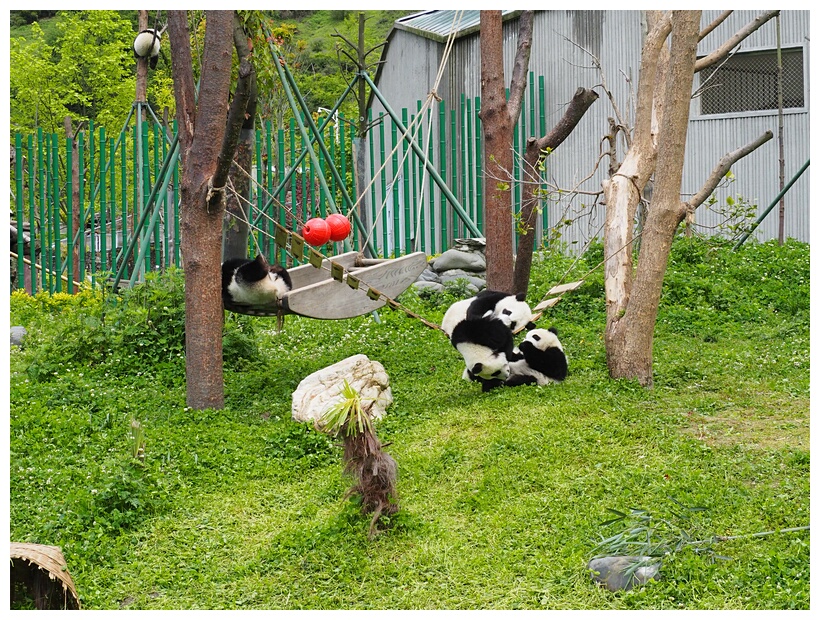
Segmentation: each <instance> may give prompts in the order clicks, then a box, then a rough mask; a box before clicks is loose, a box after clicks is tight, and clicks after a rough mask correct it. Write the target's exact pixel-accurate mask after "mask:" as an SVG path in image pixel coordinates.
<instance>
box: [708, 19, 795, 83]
mask: <svg viewBox="0 0 820 620" xmlns="http://www.w3.org/2000/svg"><path fill="white" fill-rule="evenodd" d="M779 14H780V11H767V12H766V13H761V14H760V15H758V16H757V17H755V18H754V19H753V20H752V21H750V22H749V23H748V24H746V25H745V26H744V27H743V28H741V29H740V30H738V31H737V32H736V33H735V34H734V35H733V36H731V37H730V38H728V39H727V40H726V42H725V43H724V44H723V45H721V46H720V47H719V48H717V49H716V50H715V51H714V52H712V53H711V54H709V55H708V56H704V57H703V58H701V59H700V60H698V61H697V62H696V63H695V73H697V72H699V71H703V70H704V69H706V68H707V67H711V66H712V65H713V64H715V63H716V62H718V61H719V60H721V59H722V58H723V57H724V56H726V54H728V53H729V52H730V51H731V50H732V49H733V48H734V47H736V46H737V45H738V44H739V43H740V42H741V41H743V39H745V38H746V37H748V36H749V35H750V34H752V33H753V32H754V31H755V30H757V29H758V28H760V27H761V26H762V25H763V24H765V23H766V22H767V21H769V20H770V19H772V18H773V17H776V16H777V15H779Z"/></svg>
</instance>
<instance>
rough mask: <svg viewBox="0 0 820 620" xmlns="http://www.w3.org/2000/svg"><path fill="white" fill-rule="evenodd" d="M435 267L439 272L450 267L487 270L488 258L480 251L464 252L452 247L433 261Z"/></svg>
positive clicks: (466, 269)
mask: <svg viewBox="0 0 820 620" xmlns="http://www.w3.org/2000/svg"><path fill="white" fill-rule="evenodd" d="M432 266H433V269H434V270H435V271H437V272H438V273H441V272H442V271H448V270H449V269H464V270H465V271H485V270H486V269H487V260H486V259H485V258H484V255H483V254H480V253H478V252H463V251H461V250H456V249H450V250H447V251H446V252H444V254H442V255H441V256H439V257H438V258H437V259H435V260H434V261H433V265H432Z"/></svg>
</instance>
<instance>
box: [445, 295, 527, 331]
mask: <svg viewBox="0 0 820 620" xmlns="http://www.w3.org/2000/svg"><path fill="white" fill-rule="evenodd" d="M524 298H525V295H524V294H523V293H519V294H518V295H510V294H508V293H502V292H501V291H491V290H487V289H485V290H483V291H481V292H480V293H479V294H478V295H476V296H474V297H470V298H469V299H462V300H461V301H457V302H456V303H454V304H453V305H451V306H450V307H449V308H448V309H447V312H446V313H445V314H444V318H443V319H442V321H441V329H442V331H444V333H445V334H447V336H450V335H451V334H452V333H453V329H454V328H455V326H456V325H458V323H460V322H461V321H463V320H465V319H470V320H475V319H481V318H495V319H499V320H500V321H501V322H502V323H504V325H506V326H507V327H509V328H510V330H511V331H513V332H515V330H516V329H518V328H519V327H520V326H522V325H523V326H526V328H527V329H534V328H535V323H533V322H532V319H533V314H532V310H530V307H529V306H528V305H527V302H526V301H524Z"/></svg>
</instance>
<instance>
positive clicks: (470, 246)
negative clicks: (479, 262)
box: [453, 237, 487, 254]
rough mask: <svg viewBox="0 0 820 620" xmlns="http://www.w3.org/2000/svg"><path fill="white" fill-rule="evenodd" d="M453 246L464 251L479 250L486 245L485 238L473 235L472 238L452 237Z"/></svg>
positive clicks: (482, 251) (481, 250)
mask: <svg viewBox="0 0 820 620" xmlns="http://www.w3.org/2000/svg"><path fill="white" fill-rule="evenodd" d="M453 243H454V244H455V245H453V247H454V248H455V249H456V250H462V251H464V252H481V253H482V254H483V253H484V249H485V248H486V247H487V240H486V239H485V238H484V237H475V238H472V239H453Z"/></svg>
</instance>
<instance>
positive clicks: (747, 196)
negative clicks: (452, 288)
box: [371, 10, 810, 251]
mask: <svg viewBox="0 0 820 620" xmlns="http://www.w3.org/2000/svg"><path fill="white" fill-rule="evenodd" d="M519 13H520V12H519V11H505V12H504V13H503V19H504V28H503V30H504V58H505V81H506V83H507V84H509V76H510V73H511V70H512V62H513V58H514V55H515V46H516V44H517V38H518V15H519ZM720 13H721V11H704V12H703V17H702V24H703V26H706V25H708V24H710V23H711V22H712V21H713V20H715V19H716V18H717V17H718V16H719V15H720ZM757 15H758V12H757V11H735V12H733V13H732V15H731V16H730V17H729V18H728V19H726V20H725V21H724V22H723V23H721V24H720V25H719V26H718V27H717V28H716V29H715V30H714V31H712V32H711V33H710V34H708V35H707V36H706V37H705V38H704V39H703V40H702V41H701V42H700V45H699V47H698V55H699V56H703V55H706V54H708V53H710V52H712V51H714V50H715V49H716V48H717V47H719V46H720V45H721V44H722V43H723V42H724V41H725V40H726V39H727V38H728V37H729V36H730V35H732V34H734V33H735V32H736V31H737V30H738V29H739V28H740V27H741V26H743V25H745V24H747V23H748V22H750V21H752V20H753V19H754V18H755V17H756V16H757ZM779 21H780V41H781V44H780V45H781V49H782V58H783V67H784V80H783V83H784V114H783V134H784V161H785V182H788V181H789V180H790V179H791V178H792V176H793V175H794V174H795V173H796V172H797V171H798V170H799V169H800V168H801V167H802V166H803V165H804V164H805V163H806V162H807V161H808V159H809V152H810V135H809V71H808V64H809V63H808V59H809V11H783V12H782V13H781V17H780V20H779ZM644 29H645V23H644V22H643V13H642V12H641V11H575V10H563V11H537V12H536V14H535V20H534V32H533V45H532V54H531V58H530V71H531V72H532V74H534V76H536V79H535V81H533V80H532V78H531V82H530V86H529V87H528V90H533V88H536V89H537V86H535V85H536V83H537V80H538V79H540V78H543V84H545V85H546V87H545V88H544V90H543V92H542V93H541V97H543V99H541V98H536V97H534V96H533V94H532V93H528V94H527V95H526V96H525V105H524V110H523V111H522V116H523V117H524V119H525V125H526V126H525V128H524V130H523V131H524V132H525V135H523V136H522V142H523V139H525V137H526V136H530V135H536V132H534V131H533V129H537V130H538V131H537V134H538V135H541V134H542V133H543V132H546V131H548V130H549V129H551V128H552V127H553V126H554V124H555V123H556V122H557V121H558V120H559V119H560V118H561V116H562V114H563V108H564V106H565V104H566V103H567V102H568V101H569V100H570V99H571V98H572V95H573V94H574V93H575V91H576V89H577V88H578V87H579V86H583V87H586V88H592V89H594V90H596V92H598V93H599V95H601V97H600V99H599V100H598V101H597V102H596V103H594V104H593V106H592V108H591V109H590V110H589V111H588V112H587V114H586V115H585V117H584V118H583V119H582V120H581V122H580V124H579V125H578V127H577V128H576V129H575V131H574V132H573V133H572V135H571V136H570V137H569V138H568V139H567V140H566V141H565V142H564V143H563V144H562V145H561V146H560V147H559V148H558V149H557V150H556V151H555V152H554V153H553V154H552V155H551V156H550V157H549V159H548V173H547V175H548V180H549V181H550V182H551V183H554V184H555V185H556V186H558V187H560V188H562V189H564V190H570V189H573V188H576V187H577V188H578V189H579V190H580V191H581V192H582V193H580V194H578V195H576V196H575V197H574V198H572V199H569V198H566V197H565V198H563V199H561V200H558V201H555V200H550V201H549V205H548V208H547V217H546V220H545V221H546V222H548V223H549V224H548V226H552V225H553V224H554V223H555V222H559V221H562V220H565V219H568V218H569V219H575V220H576V221H575V223H574V224H573V225H572V226H571V227H569V229H567V230H564V231H563V234H562V239H563V240H564V241H567V242H573V241H574V242H575V243H576V244H578V245H575V247H583V245H584V244H585V243H586V242H587V240H589V239H590V238H593V237H598V236H600V226H601V225H602V223H603V220H604V208H603V206H601V205H599V204H597V201H599V200H600V197H599V196H596V193H598V192H600V189H601V181H602V180H603V178H604V175H605V169H606V166H607V165H608V160H606V159H604V160H603V161H602V163H601V165H599V166H598V167H597V169H596V163H598V162H599V158H600V154H601V152H602V150H603V149H604V148H605V146H604V143H603V142H602V139H603V137H604V136H605V135H607V134H608V133H609V131H610V129H609V122H608V118H610V117H614V116H615V111H614V108H613V105H612V103H610V101H609V100H608V97H607V96H606V95H605V94H604V86H605V87H606V89H608V90H609V91H610V92H611V94H612V98H613V100H614V102H615V103H616V104H617V106H618V109H619V111H620V114H622V115H623V117H624V120H625V122H626V124H627V125H630V126H631V124H632V120H633V114H634V112H633V102H632V95H633V94H634V93H633V91H634V89H636V88H637V82H638V67H639V62H640V49H641V41H642V36H643V35H642V33H643V30H644ZM478 31H479V11H461V12H459V11H425V12H422V13H418V14H415V15H411V16H408V17H405V18H402V19H400V20H398V21H397V22H396V23H395V25H394V28H393V30H392V31H391V33H390V35H389V37H388V41H389V42H388V45H387V46H386V48H385V50H384V52H383V56H382V61H383V63H382V65H381V66H380V67H379V70H378V72H377V74H376V76H375V82H376V84H377V86H378V88H379V90H380V91H381V93H382V94H383V95H384V96H385V98H386V100H387V101H388V103H389V105H390V106H391V107H392V108H393V109H394V110H398V109H401V108H403V107H406V108H409V109H411V110H414V111H415V110H416V109H417V106H418V103H417V102H418V101H419V100H422V101H423V100H425V98H426V97H427V95H428V93H429V92H430V91H431V89H432V88H433V85H434V84H435V82H436V76H437V74H438V72H439V67H440V64H441V62H442V59H443V58H444V56H445V50H446V44H447V40H448V36H449V35H450V34H451V32H453V33H455V35H454V36H455V38H454V42H453V45H452V50H451V51H450V53H449V55H448V57H447V62H446V66H445V67H444V71H443V74H442V78H441V81H440V83H439V85H438V87H437V88H436V93H437V95H438V96H439V97H441V98H442V99H443V102H442V103H441V104H439V105H450V106H451V107H453V106H455V105H456V103H457V102H458V101H459V99H460V98H466V100H467V101H468V102H469V101H470V100H472V99H474V98H477V97H479V95H480V68H481V63H480V52H479V37H478ZM777 37H778V25H777V23H776V20H775V19H772V20H770V21H769V22H767V23H766V24H764V25H763V26H762V27H761V28H760V29H759V30H757V31H756V32H755V33H753V34H752V35H751V36H750V37H748V38H747V39H746V40H745V41H744V42H743V43H742V45H741V47H740V48H739V49H738V50H736V53H735V54H734V56H732V57H731V58H730V59H729V60H728V61H727V62H726V63H724V64H723V65H720V67H719V68H718V69H717V74H716V75H715V76H714V78H713V79H712V80H711V81H708V82H707V81H706V78H707V76H706V75H704V74H706V73H710V72H708V71H704V72H701V73H699V74H697V75H696V76H695V86H694V88H695V90H696V92H697V91H698V90H699V88H700V86H702V85H704V86H705V88H704V89H703V92H702V94H700V95H698V96H696V97H694V98H693V100H692V107H691V114H690V126H689V136H688V142H687V149H686V163H685V167H684V179H683V187H682V190H683V193H684V196H685V195H686V194H692V193H694V192H696V191H697V190H698V189H699V188H700V187H701V186H702V184H703V182H704V181H705V180H706V178H707V176H708V175H709V173H710V172H711V170H712V169H713V168H714V167H715V165H716V164H717V162H718V160H719V159H720V158H721V157H722V156H723V155H725V154H726V153H728V152H730V151H733V150H735V149H737V148H739V147H741V146H743V145H745V144H747V143H749V142H751V141H752V140H753V139H755V138H757V137H758V136H760V135H761V134H762V133H763V132H764V131H766V130H771V131H772V132H773V133H774V136H775V138H774V139H773V140H770V141H769V142H767V143H766V144H765V145H763V146H762V147H760V148H759V149H758V150H757V151H755V152H754V153H752V154H751V155H749V156H747V157H745V158H744V159H742V160H741V161H739V162H738V163H736V164H735V166H734V167H733V168H732V172H733V174H734V181H733V182H731V183H727V184H726V185H725V186H724V187H720V188H719V189H718V190H717V191H716V193H715V197H716V198H717V203H716V206H719V205H724V206H725V205H726V204H727V198H729V200H732V201H734V203H735V205H737V204H738V202H740V203H741V204H742V203H743V202H744V201H745V202H748V203H753V204H756V205H757V213H761V212H762V211H763V210H764V209H765V208H766V207H767V206H768V205H769V204H770V203H771V201H772V200H773V199H774V198H775V197H776V196H777V194H778V192H779V190H780V181H779V163H778V161H779V145H778V140H777V135H778V122H779V119H778V112H777V83H778V82H777V60H776V59H777ZM596 63H600V70H599V69H598V68H596ZM702 82H705V84H702ZM535 101H539V103H538V104H535ZM476 102H477V99H476ZM371 107H372V112H373V117H374V118H375V117H376V116H377V115H378V114H380V113H382V112H383V110H384V107H383V106H382V105H381V104H380V102H379V101H378V100H377V99H372V101H371ZM533 107H538V108H539V109H537V110H534V109H532V108H533ZM539 116H540V118H541V120H540V121H537V120H535V119H537V118H538V117H539ZM526 119H529V120H526ZM438 122H439V120H438V117H437V114H436V113H435V112H434V113H433V114H432V123H433V127H434V129H433V132H432V136H433V141H434V142H435V140H436V136H439V135H441V134H439V133H437V130H436V129H435V126H436V125H437V123H438ZM475 131H476V132H478V128H476V130H475ZM459 133H461V130H459ZM449 139H451V138H448V140H449ZM429 150H430V153H431V154H432V157H433V159H434V160H437V158H440V157H441V155H440V153H444V152H448V151H447V150H446V149H439V146H438V145H433V146H431V147H430V149H429ZM623 151H624V147H623V142H621V144H620V146H619V156H620V157H621V158H622V157H623ZM447 159H448V161H447V162H444V165H445V167H446V168H447V169H448V170H450V169H454V167H458V168H463V167H465V166H466V165H467V164H466V163H465V161H463V160H460V158H458V157H454V156H452V155H450V154H449V152H448V155H447ZM452 159H455V160H456V161H452ZM375 163H376V164H377V165H376V168H378V166H379V165H380V164H381V162H375ZM439 163H442V162H439ZM388 164H389V162H388ZM388 168H389V165H388ZM471 174H472V179H475V176H476V173H475V172H472V173H471ZM473 182H474V181H471V182H470V183H466V182H465V188H463V190H470V189H472V188H474V187H475V186H474V185H473V184H472V183H473ZM466 193H469V192H466ZM466 193H465V192H464V191H462V192H461V193H460V194H458V195H459V197H463V196H464V197H466ZM785 203H786V217H785V235H786V236H787V237H794V238H796V239H799V240H802V241H809V174H804V175H803V176H802V177H801V178H800V179H799V180H798V181H797V182H796V183H795V184H794V186H793V187H792V188H791V190H790V191H789V193H788V194H787V195H786V199H785ZM591 205H594V206H591ZM724 216H725V213H724V215H721V214H720V213H718V212H716V211H711V210H708V209H707V207H706V205H703V206H702V207H701V208H700V209H698V212H697V215H696V223H697V224H698V225H699V226H702V227H703V228H699V229H697V230H699V232H702V233H703V234H711V232H714V231H719V230H720V229H719V228H717V229H715V228H709V227H714V226H717V225H718V224H719V223H720V222H721V221H723V220H724ZM435 217H436V216H435V215H433V216H432V218H433V219H434V218H435ZM428 223H430V218H429V216H428ZM431 234H432V233H431ZM777 234H778V216H777V208H775V209H774V211H773V212H772V213H771V214H770V215H769V217H768V218H767V219H766V220H765V221H764V223H763V225H762V226H761V227H760V228H759V229H758V232H757V233H756V237H757V238H758V239H760V240H766V239H771V238H777ZM452 236H453V235H452V233H451V234H450V238H452ZM428 247H429V246H428ZM428 251H429V250H428ZM437 251H440V250H439V249H437Z"/></svg>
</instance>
